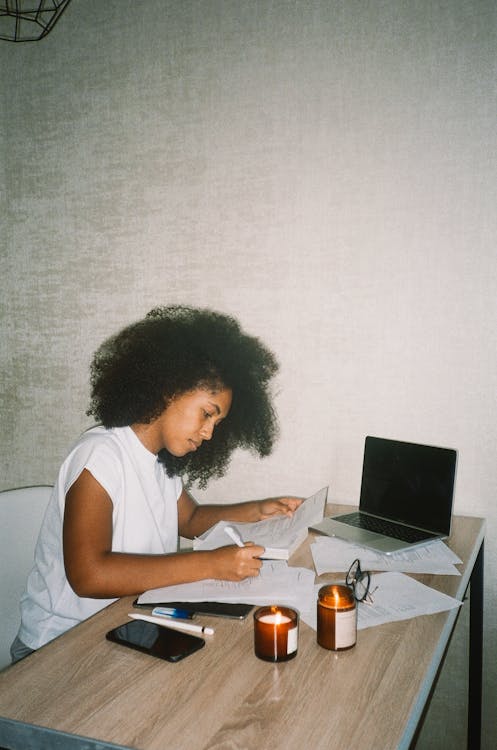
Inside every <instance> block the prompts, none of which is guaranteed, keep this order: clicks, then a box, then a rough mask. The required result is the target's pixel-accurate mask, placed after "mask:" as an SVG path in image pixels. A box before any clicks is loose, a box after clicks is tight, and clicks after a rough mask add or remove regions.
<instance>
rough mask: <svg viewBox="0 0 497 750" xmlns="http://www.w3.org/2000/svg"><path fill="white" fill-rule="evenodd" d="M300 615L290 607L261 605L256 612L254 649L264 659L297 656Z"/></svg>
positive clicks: (283, 658)
mask: <svg viewBox="0 0 497 750" xmlns="http://www.w3.org/2000/svg"><path fill="white" fill-rule="evenodd" d="M298 640H299V616H298V614H297V612H295V610H294V609H290V608H289V607H277V606H270V607H259V609H257V610H256V611H255V612H254V651H255V655H256V656H258V657H259V659H264V661H288V660H289V659H293V658H294V657H295V656H297V647H298Z"/></svg>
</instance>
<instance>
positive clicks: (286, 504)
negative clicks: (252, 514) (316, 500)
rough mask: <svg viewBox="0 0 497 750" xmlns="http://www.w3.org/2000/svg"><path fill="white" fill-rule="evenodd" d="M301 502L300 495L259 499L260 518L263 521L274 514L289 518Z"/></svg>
mask: <svg viewBox="0 0 497 750" xmlns="http://www.w3.org/2000/svg"><path fill="white" fill-rule="evenodd" d="M303 502H304V500H303V498H301V497H269V498H267V500H259V513H260V520H261V521H265V520H266V519H268V518H273V517H274V516H289V517H290V518H291V517H292V516H293V514H294V513H295V511H296V510H297V508H298V507H299V506H300V505H302V503H303Z"/></svg>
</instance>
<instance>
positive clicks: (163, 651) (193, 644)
mask: <svg viewBox="0 0 497 750" xmlns="http://www.w3.org/2000/svg"><path fill="white" fill-rule="evenodd" d="M105 637H106V638H107V640H109V641H112V642H113V643H119V644H120V645H121V646H128V647H129V648H134V649H136V650H137V651H142V652H143V653H144V654H150V655H151V656H157V657H158V658H159V659H165V660H166V661H173V662H175V661H180V660H181V659H184V658H185V656H189V655H190V654H193V653H194V652H195V651H198V650H199V649H200V648H202V647H203V646H205V641H204V639H203V638H198V637H197V636H196V635H190V633H183V632H181V631H179V630H173V629H172V628H165V627H162V626H161V625H155V624H154V623H153V622H145V621H143V620H133V621H132V622H127V623H125V624H124V625H119V627H117V628H114V630H110V631H109V632H108V633H107V634H106V636H105Z"/></svg>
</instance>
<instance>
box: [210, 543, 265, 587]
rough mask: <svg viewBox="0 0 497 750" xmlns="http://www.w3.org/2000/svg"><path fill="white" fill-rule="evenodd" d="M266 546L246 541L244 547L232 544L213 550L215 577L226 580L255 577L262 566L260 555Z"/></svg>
mask: <svg viewBox="0 0 497 750" xmlns="http://www.w3.org/2000/svg"><path fill="white" fill-rule="evenodd" d="M263 552H264V547H261V546H260V545H258V544H254V543H253V542H246V543H245V546H244V547H237V546H236V545H235V544H230V545H228V546H227V547H219V548H218V549H216V550H212V552H210V554H211V555H212V562H213V576H212V577H213V578H218V579H221V580H224V581H243V580H244V579H245V578H255V577H256V576H258V575H259V572H260V569H261V567H262V560H260V559H259V558H260V555H262V554H263Z"/></svg>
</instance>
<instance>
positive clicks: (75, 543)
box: [11, 305, 301, 661]
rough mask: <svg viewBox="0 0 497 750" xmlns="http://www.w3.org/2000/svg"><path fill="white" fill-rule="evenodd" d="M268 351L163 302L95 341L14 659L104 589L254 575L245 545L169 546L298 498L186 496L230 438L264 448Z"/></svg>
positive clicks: (272, 429)
mask: <svg viewBox="0 0 497 750" xmlns="http://www.w3.org/2000/svg"><path fill="white" fill-rule="evenodd" d="M276 370H277V363H276V360H275V358H274V356H273V354H272V353H271V352H270V351H269V350H268V349H267V348H266V347H265V346H264V345H263V344H262V343H261V342H260V341H259V340H258V339H256V338H254V337H251V336H248V335H246V334H245V333H243V331H242V330H241V329H240V326H239V324H238V323H237V322H236V321H235V320H234V319H233V318H231V317H229V316H226V315H222V314H220V313H216V312H213V311H210V310H203V309H195V308H191V307H182V306H175V305H173V306H169V307H164V308H156V309H154V310H152V311H151V312H150V313H149V314H148V315H147V316H146V317H145V318H144V319H143V320H141V321H139V322H137V323H135V324H133V325H130V326H128V327H127V328H125V329H124V330H123V331H121V332H120V333H118V334H117V335H116V336H113V337H111V338H110V339H108V340H107V341H106V342H104V344H102V346H101V347H100V348H99V349H98V351H97V352H96V354H95V356H94V359H93V362H92V365H91V386H92V395H91V403H90V408H89V410H88V415H93V416H94V417H95V418H96V419H97V420H98V421H99V422H101V425H99V426H97V427H94V428H92V429H90V430H88V431H87V432H86V433H84V434H83V435H82V436H81V438H80V439H79V440H78V442H77V443H76V445H75V446H74V447H73V448H72V450H71V451H70V453H69V455H68V456H67V458H66V460H65V461H64V463H63V464H62V467H61V469H60V472H59V476H58V479H57V482H56V484H55V487H54V491H53V494H52V498H51V501H50V503H49V507H48V510H47V514H46V516H45V519H44V522H43V525H42V528H41V531H40V536H39V539H38V543H37V547H36V552H35V566H34V568H33V570H32V572H31V573H30V576H29V578H28V583H27V587H26V592H25V594H24V595H23V597H22V600H21V614H22V619H21V627H20V630H19V633H18V636H17V638H16V640H15V641H14V643H13V645H12V649H11V653H12V658H13V661H16V660H18V659H19V658H22V657H23V656H25V655H26V654H27V653H30V652H31V651H32V650H34V649H37V648H39V647H40V646H42V645H44V644H45V643H47V642H48V641H50V640H52V639H53V638H55V637H56V636H58V635H60V634H61V633H63V632H65V631H66V630H67V629H69V628H70V627H72V626H74V625H76V624H77V623H78V622H81V621H82V620H84V619H86V618H87V617H89V616H90V615H92V614H94V613H95V612H97V611H98V610H100V609H102V608H103V607H105V606H106V605H108V604H109V603H110V602H111V601H113V600H114V599H115V598H117V597H120V596H126V595H130V594H132V595H136V594H140V593H142V592H143V591H146V590H147V589H151V588H158V587H161V586H168V585H172V584H177V583H187V582H191V581H198V580H201V579H204V578H217V579H225V580H231V581H240V580H242V579H244V578H247V577H249V576H257V575H258V573H259V570H260V567H261V565H262V563H261V561H260V559H259V556H260V555H261V553H262V552H263V548H262V547H260V546H258V545H255V544H251V543H247V544H246V545H245V546H244V547H243V548H240V547H237V546H235V545H230V546H227V547H223V548H221V549H217V550H212V551H206V552H203V551H199V552H186V553H185V552H183V553H178V552H177V546H178V534H180V535H181V536H184V537H187V538H190V539H191V538H193V537H194V536H198V535H200V534H202V533H203V532H204V531H206V530H207V529H208V528H210V527H211V526H213V525H214V524H215V523H217V522H218V521H220V520H225V521H259V520H263V519H268V518H271V517H273V516H276V515H281V514H286V515H292V514H293V512H294V511H295V510H296V508H297V507H298V506H299V505H300V503H301V500H299V499H297V498H274V499H268V500H260V501H251V502H246V503H239V504H235V505H199V504H197V503H196V502H195V501H194V499H193V498H192V497H191V495H190V494H189V493H188V490H187V489H186V487H185V486H184V485H183V480H184V481H185V484H186V486H189V485H190V484H191V483H193V482H198V484H199V485H200V486H201V487H205V486H206V484H207V482H208V480H209V479H210V478H211V477H214V476H217V477H219V476H222V475H223V474H224V473H225V470H226V468H227V466H228V463H229V459H230V456H231V454H232V452H233V450H234V449H235V448H237V447H242V448H248V449H252V450H254V451H256V452H257V453H258V454H259V455H260V456H265V455H267V454H269V453H270V451H271V448H272V444H273V441H274V438H275V435H276V420H275V415H274V411H273V408H272V406H271V398H270V393H269V382H270V380H271V378H272V377H273V375H274V374H275V372H276Z"/></svg>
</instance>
